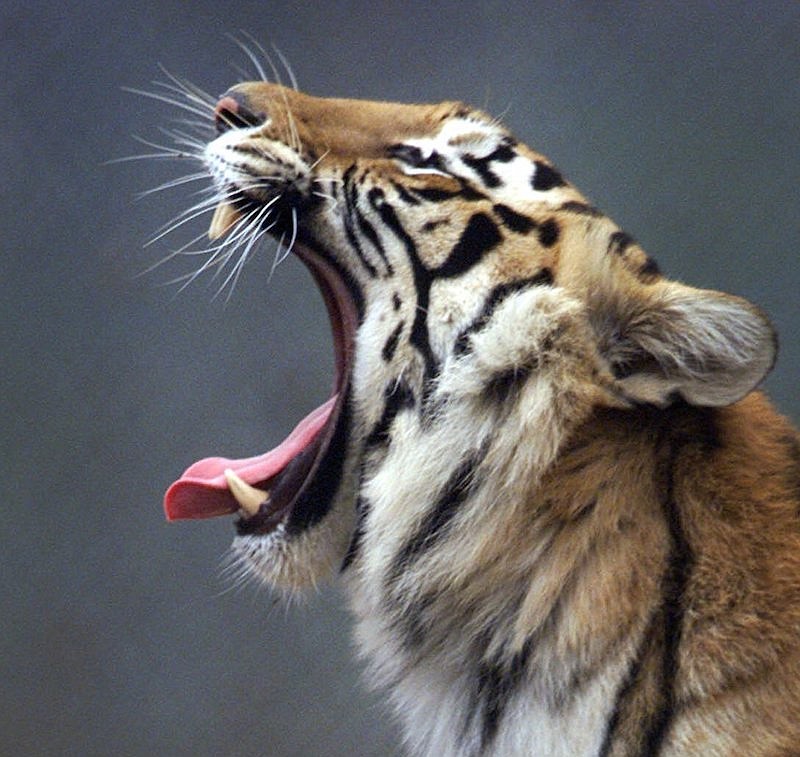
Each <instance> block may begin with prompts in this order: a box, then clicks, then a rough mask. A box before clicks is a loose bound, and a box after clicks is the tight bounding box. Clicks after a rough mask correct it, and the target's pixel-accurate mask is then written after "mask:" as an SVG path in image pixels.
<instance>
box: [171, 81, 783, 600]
mask: <svg viewBox="0 0 800 757" xmlns="http://www.w3.org/2000/svg"><path fill="white" fill-rule="evenodd" d="M214 118H215V123H216V129H217V132H218V135H217V136H216V138H215V139H213V141H211V142H210V143H209V144H208V145H207V146H206V147H205V150H204V153H203V155H202V159H203V161H204V163H205V165H206V166H207V169H208V171H209V173H210V175H211V178H212V180H213V183H214V186H215V188H216V200H217V201H218V204H217V206H216V211H215V214H214V218H213V220H212V223H211V228H210V231H209V234H210V236H211V237H212V238H215V239H220V240H221V242H220V244H222V245H229V246H237V245H247V244H252V243H253V242H254V241H255V240H256V239H257V238H259V237H261V236H262V235H263V234H265V233H268V234H270V235H272V236H274V237H275V238H278V239H282V240H283V242H284V244H286V245H288V246H291V249H292V251H293V252H294V253H295V254H296V255H297V256H298V257H299V258H300V259H302V261H303V262H304V263H305V264H306V265H307V266H308V268H309V269H310V271H311V273H312V275H313V277H314V278H315V280H316V282H317V283H318V285H319V288H320V290H321V292H322V296H323V298H324V300H325V303H326V305H327V310H328V313H329V316H330V321H331V325H332V332H333V344H334V349H335V365H336V369H335V370H336V376H335V389H334V393H333V395H332V397H331V398H330V399H329V400H328V402H326V403H325V404H324V405H322V406H321V407H320V408H318V409H316V410H314V411H313V412H311V413H310V414H309V415H308V416H307V417H306V418H305V419H304V420H302V421H301V422H300V423H299V425H298V426H297V428H296V429H295V431H293V432H292V434H291V435H290V436H289V437H288V438H287V439H286V440H285V441H284V442H283V443H282V444H280V445H279V446H278V447H277V448H275V449H274V450H272V451H271V452H268V453H266V454H264V455H260V456H256V457H252V458H249V459H246V460H227V459H223V458H208V459H206V460H203V461H200V462H199V463H196V464H195V465H193V466H191V467H190V468H189V469H188V470H187V471H186V472H185V473H184V475H183V476H182V477H181V478H180V480H178V481H177V482H176V483H175V484H173V486H172V487H171V488H170V490H169V492H168V493H167V497H166V505H165V506H166V511H167V515H168V517H169V518H171V519H177V518H194V517H205V516H210V515H218V514H222V513H234V512H236V511H237V510H238V511H239V513H240V517H239V520H238V521H237V524H236V528H237V531H238V535H237V537H236V539H235V542H234V551H235V552H236V554H237V555H238V557H239V558H240V559H241V562H242V565H243V566H244V567H245V569H246V570H247V571H249V572H251V573H252V574H253V575H255V576H257V577H259V578H260V579H262V580H265V581H267V582H269V583H270V584H273V585H275V586H278V587H282V588H285V589H287V590H290V591H291V590H296V589H301V588H303V587H305V586H308V585H312V584H314V583H315V582H317V581H318V580H319V579H320V578H323V577H325V576H326V575H328V574H330V573H332V572H333V571H335V570H336V569H337V568H338V567H339V566H342V565H343V564H344V566H345V567H349V568H351V569H352V570H358V565H359V564H360V563H361V562H362V561H363V560H365V559H367V558H365V557H364V555H365V554H367V553H370V552H372V553H374V554H378V553H380V552H381V550H385V551H386V553H387V554H388V553H389V552H391V550H392V549H394V547H393V546H392V545H393V544H395V543H399V541H398V540H399V539H400V537H399V536H398V535H397V534H396V533H395V532H396V531H397V532H399V531H400V530H402V526H401V525H400V524H402V523H403V522H404V519H413V518H414V517H419V516H418V513H420V512H423V510H424V508H425V506H426V505H425V503H428V505H429V504H430V498H431V493H432V492H436V491H438V490H440V489H441V488H442V486H443V482H445V481H446V480H448V479H450V478H451V477H452V476H453V475H454V472H457V471H458V470H459V469H460V468H462V467H463V466H464V465H465V464H467V461H471V462H470V464H471V465H472V466H473V468H474V469H475V470H477V471H479V475H480V476H482V477H484V478H486V477H491V478H493V480H494V481H495V489H496V491H497V492H502V493H503V497H502V498H501V497H500V496H499V495H498V497H497V501H498V502H499V501H500V500H501V499H503V500H504V501H522V500H524V499H525V498H526V497H530V496H531V493H532V492H533V491H534V490H535V486H536V482H537V480H538V479H539V477H540V476H541V475H542V474H543V473H544V472H545V471H546V470H547V468H548V467H549V466H551V465H552V464H553V462H554V461H555V460H556V459H557V458H558V455H559V452H560V450H561V449H562V448H563V447H564V445H565V444H567V443H568V441H569V438H570V434H571V431H572V430H574V429H576V428H577V427H579V426H580V425H581V424H582V423H585V422H586V421H587V419H589V418H590V417H591V415H592V413H593V412H594V411H595V410H596V409H597V408H602V407H615V408H626V407H632V406H637V405H641V404H648V405H652V406H665V405H668V404H670V403H673V402H685V403H689V404H693V405H701V406H718V405H726V404H729V403H733V402H735V401H737V400H738V399H740V398H742V397H743V396H744V395H746V394H747V393H748V392H750V391H751V390H752V389H753V387H755V386H756V385H757V384H758V382H759V381H761V379H762V378H763V377H764V376H765V374H766V373H767V372H768V371H769V369H770V368H771V366H772V364H773V360H774V354H775V339H774V335H773V331H772V328H771V326H770V324H769V322H768V321H767V319H766V318H765V317H764V316H763V315H762V313H761V312H760V311H759V310H758V309H757V308H756V307H754V306H753V305H751V304H750V303H748V302H746V301H745V300H742V299H740V298H738V297H734V296H730V295H726V294H721V293H718V292H712V291H705V290H698V289H694V288H691V287H688V286H685V285H683V284H679V283H676V282H673V281H669V280H667V279H666V278H664V277H663V276H662V275H661V273H660V272H659V269H658V267H657V265H656V264H655V262H654V261H653V260H652V259H651V258H649V257H648V256H647V255H646V254H645V253H644V252H643V250H642V249H641V248H640V247H639V246H638V245H637V244H636V243H635V241H634V240H633V239H632V238H631V237H630V236H629V235H628V234H626V233H625V232H623V231H621V230H620V229H619V228H618V227H617V226H615V225H614V223H613V222H612V221H611V220H610V219H608V218H607V217H606V216H604V215H603V214H601V213H600V212H599V211H598V210H596V209H595V208H594V207H592V206H591V205H590V204H588V203H587V201H586V200H585V199H584V198H583V197H582V196H581V194H579V193H578V191H577V190H576V189H575V188H574V187H573V186H572V185H571V184H570V183H569V182H567V181H566V180H565V179H564V178H563V177H562V175H561V174H560V173H559V172H558V171H557V170H556V169H555V168H554V167H553V166H552V165H551V163H550V162H549V161H548V160H547V159H546V158H544V157H543V156H542V155H540V154H538V153H536V152H534V151H532V150H531V149H529V148H528V147H526V146H525V145H523V144H521V143H520V142H518V141H517V140H516V139H514V137H513V136H512V135H511V134H510V133H509V132H508V131H507V130H506V129H505V128H504V127H503V126H502V125H501V124H499V123H498V122H497V121H496V120H495V119H493V118H490V117H489V116H487V115H485V114H484V113H482V112H480V111H477V110H474V109H471V108H469V107H466V106H464V105H462V104H460V103H453V102H446V103H442V104H438V105H400V104H393V103H383V102H367V101H356V100H345V99H320V98H315V97H310V96H308V95H305V94H302V93H300V92H297V91H294V90H291V89H288V88H284V87H281V86H278V85H273V84H269V83H263V82H259V83H247V84H241V85H238V86H236V87H234V88H233V89H231V90H230V91H229V92H228V93H226V95H225V96H224V97H222V99H221V100H219V102H218V104H217V106H216V109H215V112H214ZM475 461H478V463H477V464H476V462H475ZM476 465H477V467H476ZM456 496H457V491H456ZM415 513H416V514H417V515H415Z"/></svg>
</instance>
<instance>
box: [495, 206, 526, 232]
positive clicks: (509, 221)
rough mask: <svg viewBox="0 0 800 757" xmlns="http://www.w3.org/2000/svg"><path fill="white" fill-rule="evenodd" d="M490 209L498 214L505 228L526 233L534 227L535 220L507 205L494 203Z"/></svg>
mask: <svg viewBox="0 0 800 757" xmlns="http://www.w3.org/2000/svg"><path fill="white" fill-rule="evenodd" d="M492 210H494V212H495V213H497V215H499V216H500V220H501V221H502V222H503V224H504V225H505V226H506V228H508V229H510V230H511V231H514V232H516V233H517V234H527V233H528V232H529V231H531V230H532V229H534V228H536V221H534V220H533V219H532V218H528V216H524V215H522V213H517V211H516V210H512V209H511V208H509V207H508V205H500V204H498V205H495V206H494V207H493V208H492Z"/></svg>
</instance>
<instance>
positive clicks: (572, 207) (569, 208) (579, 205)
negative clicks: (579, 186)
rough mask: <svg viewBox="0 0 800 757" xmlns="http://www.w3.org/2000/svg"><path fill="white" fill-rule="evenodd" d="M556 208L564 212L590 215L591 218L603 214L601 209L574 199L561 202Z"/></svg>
mask: <svg viewBox="0 0 800 757" xmlns="http://www.w3.org/2000/svg"><path fill="white" fill-rule="evenodd" d="M558 209H559V210H563V211H564V212H565V213H576V214H577V215H581V216H592V217H593V218H600V217H602V216H603V215H604V213H603V212H602V211H601V210H598V209H597V208H595V207H594V206H592V205H587V204H586V203H585V202H576V201H575V200H569V201H568V202H565V203H563V204H562V205H560V206H559V208H558Z"/></svg>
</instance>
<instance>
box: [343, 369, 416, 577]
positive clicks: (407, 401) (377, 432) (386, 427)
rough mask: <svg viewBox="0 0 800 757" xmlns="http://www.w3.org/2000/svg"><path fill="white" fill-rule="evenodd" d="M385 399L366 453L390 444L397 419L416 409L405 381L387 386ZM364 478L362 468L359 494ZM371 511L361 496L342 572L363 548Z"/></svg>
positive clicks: (366, 444)
mask: <svg viewBox="0 0 800 757" xmlns="http://www.w3.org/2000/svg"><path fill="white" fill-rule="evenodd" d="M385 397H386V401H385V404H384V406H383V413H381V417H380V419H379V420H378V422H377V423H376V424H375V426H374V427H373V429H372V431H370V433H369V434H368V435H367V439H366V441H365V443H364V451H365V453H368V452H369V451H370V450H372V449H375V448H376V447H380V446H383V445H385V444H387V443H388V441H389V432H390V431H391V428H392V424H393V423H394V420H395V418H396V417H397V416H398V414H399V413H400V412H402V411H403V410H405V409H408V408H412V407H414V404H415V401H416V400H415V399H414V392H413V391H411V388H410V387H409V386H408V384H406V383H405V382H403V381H398V382H392V383H391V384H390V385H389V386H387V387H386V392H385ZM363 478H364V468H363V467H362V469H361V475H360V476H359V482H358V491H359V492H360V491H361V488H362V484H363ZM369 510H370V503H369V501H368V500H367V499H366V498H364V497H363V496H361V495H359V497H358V501H357V502H356V527H355V530H354V531H353V536H352V538H351V539H350V546H349V547H348V548H347V554H346V555H345V557H344V561H343V562H342V567H341V571H345V570H347V568H349V567H350V565H351V564H352V563H353V560H355V559H356V557H357V556H358V552H359V550H360V548H361V541H362V539H363V538H364V523H365V522H366V519H367V515H368V514H369Z"/></svg>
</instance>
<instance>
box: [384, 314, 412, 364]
mask: <svg viewBox="0 0 800 757" xmlns="http://www.w3.org/2000/svg"><path fill="white" fill-rule="evenodd" d="M405 325H406V323H405V321H400V323H398V324H397V326H396V327H395V330H394V331H393V332H392V333H391V334H390V335H389V338H388V339H387V340H386V344H384V345H383V349H382V350H381V357H382V358H383V361H384V362H385V363H391V362H392V358H393V357H394V353H395V350H396V349H397V343H398V342H399V341H400V334H402V333H403V327H404V326H405Z"/></svg>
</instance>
